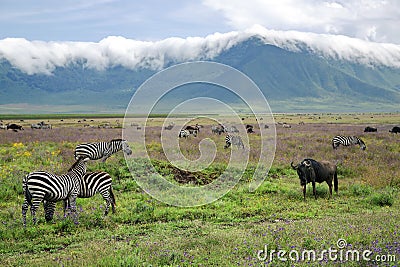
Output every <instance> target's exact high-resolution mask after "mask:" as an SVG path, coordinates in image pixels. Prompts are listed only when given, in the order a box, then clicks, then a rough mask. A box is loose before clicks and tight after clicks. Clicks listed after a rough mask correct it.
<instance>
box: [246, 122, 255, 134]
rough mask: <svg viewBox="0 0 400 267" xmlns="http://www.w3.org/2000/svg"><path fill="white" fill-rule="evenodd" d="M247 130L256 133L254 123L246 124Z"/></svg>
mask: <svg viewBox="0 0 400 267" xmlns="http://www.w3.org/2000/svg"><path fill="white" fill-rule="evenodd" d="M246 131H247V133H254V131H253V125H250V124H247V125H246Z"/></svg>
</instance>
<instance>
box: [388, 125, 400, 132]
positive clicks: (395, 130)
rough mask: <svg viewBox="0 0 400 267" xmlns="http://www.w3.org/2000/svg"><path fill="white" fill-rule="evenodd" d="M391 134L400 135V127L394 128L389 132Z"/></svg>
mask: <svg viewBox="0 0 400 267" xmlns="http://www.w3.org/2000/svg"><path fill="white" fill-rule="evenodd" d="M389 132H391V133H395V134H397V133H400V127H399V126H394V127H393V128H392V130H389Z"/></svg>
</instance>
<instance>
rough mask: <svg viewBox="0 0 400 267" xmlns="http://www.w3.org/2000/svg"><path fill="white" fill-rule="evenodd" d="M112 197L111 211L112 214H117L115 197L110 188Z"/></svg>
mask: <svg viewBox="0 0 400 267" xmlns="http://www.w3.org/2000/svg"><path fill="white" fill-rule="evenodd" d="M110 197H111V209H112V212H113V213H115V196H114V192H113V190H112V188H111V186H110Z"/></svg>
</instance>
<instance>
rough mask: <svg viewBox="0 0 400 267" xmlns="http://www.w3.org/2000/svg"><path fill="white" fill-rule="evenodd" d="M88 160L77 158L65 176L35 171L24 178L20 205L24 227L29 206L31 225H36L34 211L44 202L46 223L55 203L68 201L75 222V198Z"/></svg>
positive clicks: (49, 218)
mask: <svg viewBox="0 0 400 267" xmlns="http://www.w3.org/2000/svg"><path fill="white" fill-rule="evenodd" d="M88 160H89V159H88V158H79V159H78V160H77V161H76V162H75V163H74V164H73V165H72V166H71V168H70V169H69V170H68V172H67V173H66V174H63V175H56V174H53V173H49V172H45V171H35V172H31V173H29V174H28V175H27V176H25V177H24V180H23V182H22V187H23V191H24V195H25V199H24V203H23V204H22V219H23V224H24V226H26V212H27V211H28V207H29V206H31V214H32V220H33V223H34V224H36V211H37V209H38V208H39V205H40V203H41V202H42V201H46V202H45V203H44V204H45V210H46V211H47V212H46V213H45V218H46V221H49V220H51V217H52V213H54V207H55V202H57V201H60V200H68V202H69V203H70V207H69V208H70V209H71V212H72V213H73V216H74V221H75V222H77V221H76V198H77V197H78V195H79V188H80V180H81V179H82V177H83V176H84V175H85V173H86V161H88Z"/></svg>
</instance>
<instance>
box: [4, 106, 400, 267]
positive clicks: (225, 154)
mask: <svg viewBox="0 0 400 267" xmlns="http://www.w3.org/2000/svg"><path fill="white" fill-rule="evenodd" d="M20 119H23V120H24V121H19V120H20ZM61 119H62V121H61ZM38 120H39V121H40V120H45V121H46V122H47V123H51V124H53V126H54V127H53V129H51V130H32V129H30V127H29V125H30V123H35V122H38ZM275 120H276V122H280V123H283V122H285V123H288V124H291V128H283V127H282V126H281V125H276V127H277V128H276V132H277V144H276V153H275V159H274V163H273V165H272V167H271V169H270V171H269V174H268V176H267V177H266V179H265V181H264V182H263V184H262V185H261V186H260V187H259V188H258V189H257V190H256V191H255V192H249V190H248V181H249V180H250V179H251V176H252V173H253V171H254V168H255V167H256V164H257V155H258V154H257V153H258V152H257V151H258V150H257V144H258V142H259V135H258V134H257V133H258V131H257V129H256V133H255V134H251V135H249V139H250V144H251V151H250V161H249V164H248V166H247V170H246V171H245V173H244V176H243V178H242V179H241V181H240V182H239V183H238V184H237V185H236V186H235V188H234V189H233V190H231V191H230V192H229V193H228V194H226V195H225V196H223V197H222V198H221V199H219V200H217V201H215V202H213V203H211V204H209V205H205V206H200V207H191V208H179V207H174V206H169V205H166V204H164V203H162V202H159V201H157V200H155V199H153V198H151V197H150V196H149V195H147V194H146V193H145V192H143V190H142V189H141V188H140V187H139V186H138V185H137V184H136V182H135V180H134V178H133V177H132V175H131V173H130V172H129V170H128V168H127V166H126V163H125V159H124V157H123V155H122V154H121V152H120V153H118V154H116V155H114V156H112V157H111V158H110V159H108V160H107V162H105V163H101V162H90V163H89V164H88V170H89V171H93V170H104V171H107V172H109V173H110V174H111V175H112V177H113V178H114V181H113V188H114V191H115V194H116V198H117V212H116V213H115V214H112V213H110V214H109V216H107V217H105V218H104V217H103V209H104V203H103V201H102V198H101V197H100V195H97V196H95V197H93V198H90V199H78V207H79V208H78V209H79V224H78V225H74V223H73V222H72V220H71V219H70V218H67V219H64V218H63V216H62V204H61V203H58V205H57V211H56V214H55V218H54V220H53V222H51V223H46V222H45V221H44V216H43V212H42V210H41V211H40V212H39V214H38V218H39V223H38V225H36V226H34V225H32V224H31V217H30V216H29V214H28V222H29V223H28V226H27V227H26V228H23V227H22V222H21V204H22V202H23V195H22V186H21V181H22V177H23V176H24V175H26V174H27V173H28V172H30V171H34V170H47V171H50V172H55V173H64V172H65V171H66V170H67V169H68V168H69V166H70V165H71V164H72V163H73V150H74V148H75V146H76V145H77V144H79V143H82V142H93V141H106V140H110V139H113V138H120V137H121V131H122V129H121V128H120V127H121V123H122V119H121V118H120V117H118V118H104V117H100V118H99V117H93V118H91V117H90V116H89V115H87V116H82V117H81V118H79V117H76V118H61V117H51V118H44V117H40V118H36V117H35V118H32V117H30V118H14V117H13V118H7V119H6V118H3V123H7V122H16V123H20V124H22V125H24V127H25V130H24V131H19V132H12V131H5V130H4V131H3V130H0V222H1V224H0V240H1V242H0V253H1V257H0V265H1V266H24V265H30V266H57V265H62V266H266V265H269V266H292V265H294V266H310V265H311V266H316V265H324V266H343V264H345V265H346V266H395V265H398V264H399V263H400V246H399V240H400V229H399V228H400V224H399V221H400V209H399V208H400V203H399V201H398V198H399V188H400V161H399V155H400V141H399V138H400V136H399V135H395V134H390V133H389V132H388V131H389V129H391V127H393V126H394V125H398V124H399V122H400V114H396V113H395V114H367V113H366V114H278V115H276V116H275ZM78 121H80V122H78ZM162 121H163V119H162V118H151V119H150V120H149V121H148V124H147V129H146V146H147V149H148V151H149V154H150V156H151V160H152V162H151V163H152V164H153V165H154V166H155V167H156V169H158V170H159V171H160V172H161V173H163V175H165V176H167V177H169V178H170V179H171V180H173V179H176V178H178V176H177V173H176V169H174V168H173V167H172V166H171V165H170V164H169V163H168V162H167V161H166V158H165V155H164V154H163V152H162V146H161V144H160V143H159V142H160V140H159V132H160V130H161V125H162ZM199 122H200V123H201V124H203V126H204V127H203V128H202V129H201V131H200V135H199V136H198V137H197V138H193V137H190V138H189V139H188V140H182V141H181V144H182V145H181V149H182V150H183V153H184V154H185V153H186V155H192V156H193V155H194V157H196V155H198V153H199V151H198V148H197V147H198V143H199V140H201V139H204V138H211V139H213V140H214V142H215V144H216V146H217V148H218V151H217V154H216V158H215V164H213V165H211V166H210V168H209V169H207V171H203V172H201V173H197V174H193V175H192V176H190V177H193V176H194V177H195V178H196V179H195V180H191V179H189V176H185V175H181V176H183V177H179V178H182V179H181V180H180V181H177V182H179V183H185V182H192V183H194V182H193V181H199V180H200V182H207V181H209V180H210V179H212V177H214V176H215V175H217V174H218V173H219V172H221V169H223V168H224V166H225V165H226V163H227V160H228V158H229V151H228V150H223V149H222V147H223V145H224V137H223V136H218V135H212V134H211V129H210V127H211V125H210V124H208V121H207V120H203V121H199ZM300 122H302V123H300ZM243 123H245V124H253V125H254V124H255V121H254V119H253V118H252V117H244V120H243ZM299 123H300V124H299ZM85 124H86V127H85ZM99 125H110V126H111V127H113V128H110V129H107V128H98V126H99ZM138 126H139V128H140V129H138V128H137V127H138ZM143 126H144V121H143V120H140V119H138V122H137V124H135V126H132V125H126V126H125V129H126V130H131V131H143ZM365 126H375V127H377V128H378V132H377V133H364V132H363V129H364V127H365ZM176 127H178V126H176ZM336 134H345V135H357V136H359V137H361V138H362V139H363V140H364V141H365V142H366V144H367V150H365V151H361V150H360V149H359V148H358V147H350V148H340V149H338V150H337V151H333V150H332V147H331V144H330V140H331V138H332V137H333V136H334V135H336ZM135 146H136V144H135V143H134V142H133V143H131V147H133V148H134V147H135ZM233 149H236V148H233ZM303 158H314V159H316V160H331V161H334V162H336V163H338V168H339V194H337V195H336V194H334V196H333V197H332V198H331V199H329V198H328V187H327V185H326V184H320V185H317V195H318V199H317V200H315V199H314V198H313V197H312V192H311V190H308V192H307V200H306V201H304V200H303V197H302V192H301V188H300V185H299V181H298V177H297V174H296V172H295V171H294V170H292V169H291V168H290V162H291V161H294V162H299V161H301V160H302V159H303ZM130 164H132V166H133V167H134V169H135V173H134V175H136V176H138V175H143V174H145V173H146V170H147V169H148V168H149V166H148V164H150V163H149V162H148V161H146V160H143V159H140V158H134V159H132V161H131V162H130ZM185 178H186V180H185ZM309 187H310V186H309ZM308 189H310V188H308ZM340 238H343V239H345V240H346V242H347V247H345V248H344V249H357V250H359V251H363V250H366V249H368V250H371V251H372V255H371V256H370V258H371V259H375V256H377V255H381V256H382V255H384V256H386V257H389V256H392V255H394V256H395V257H396V258H395V260H394V261H389V262H377V261H361V262H357V261H352V260H347V261H346V259H344V258H342V259H340V258H338V259H336V260H335V261H331V260H329V258H328V256H327V255H326V254H324V255H323V257H322V258H321V259H320V260H315V261H309V260H301V259H299V260H298V261H296V260H294V261H293V260H291V259H289V256H288V255H286V258H287V259H288V260H287V261H281V260H279V259H278V257H277V254H276V253H275V254H273V256H272V258H270V257H267V258H266V259H262V260H260V259H259V258H258V257H257V252H258V251H259V250H264V249H265V246H266V245H267V247H268V250H269V251H271V250H286V251H287V252H289V251H291V250H295V251H298V252H299V253H300V255H301V252H302V251H304V250H316V251H317V252H321V251H322V250H324V249H329V248H330V247H332V248H333V249H338V247H337V244H336V242H337V241H338V239H340ZM260 255H261V254H260ZM294 255H295V254H292V256H294ZM319 256H320V254H317V258H318V257H319ZM381 258H382V257H381ZM271 259H272V262H270V260H271ZM391 260H393V258H391Z"/></svg>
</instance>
